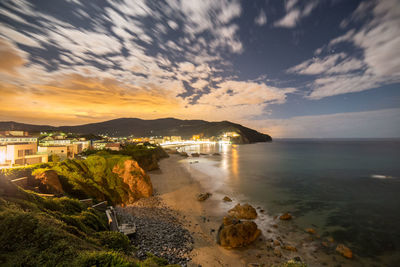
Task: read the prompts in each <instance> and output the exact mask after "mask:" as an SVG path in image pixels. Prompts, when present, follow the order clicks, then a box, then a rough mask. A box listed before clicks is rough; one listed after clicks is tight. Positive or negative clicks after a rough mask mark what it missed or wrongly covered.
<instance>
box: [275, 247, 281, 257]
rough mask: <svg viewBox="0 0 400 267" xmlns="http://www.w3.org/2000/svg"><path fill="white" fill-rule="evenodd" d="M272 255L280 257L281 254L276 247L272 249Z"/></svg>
mask: <svg viewBox="0 0 400 267" xmlns="http://www.w3.org/2000/svg"><path fill="white" fill-rule="evenodd" d="M274 254H275V256H278V257H282V252H281V250H280V249H279V248H278V247H276V248H275V249H274Z"/></svg>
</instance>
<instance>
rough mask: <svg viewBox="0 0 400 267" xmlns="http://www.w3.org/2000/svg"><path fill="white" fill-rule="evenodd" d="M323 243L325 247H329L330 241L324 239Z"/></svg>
mask: <svg viewBox="0 0 400 267" xmlns="http://www.w3.org/2000/svg"><path fill="white" fill-rule="evenodd" d="M321 245H322V246H323V247H326V248H327V247H329V244H328V242H325V241H323V242H321Z"/></svg>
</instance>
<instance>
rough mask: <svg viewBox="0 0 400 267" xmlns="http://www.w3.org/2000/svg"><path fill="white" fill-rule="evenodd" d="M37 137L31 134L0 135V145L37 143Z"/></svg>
mask: <svg viewBox="0 0 400 267" xmlns="http://www.w3.org/2000/svg"><path fill="white" fill-rule="evenodd" d="M37 140H38V139H37V137H32V136H11V135H7V136H0V145H7V144H18V143H19V144H22V143H35V144H37Z"/></svg>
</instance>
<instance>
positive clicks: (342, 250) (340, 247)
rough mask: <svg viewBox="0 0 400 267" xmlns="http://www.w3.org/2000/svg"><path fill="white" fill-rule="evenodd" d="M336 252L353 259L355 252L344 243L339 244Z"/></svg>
mask: <svg viewBox="0 0 400 267" xmlns="http://www.w3.org/2000/svg"><path fill="white" fill-rule="evenodd" d="M336 252H338V253H339V254H341V255H342V256H343V257H345V258H348V259H352V258H353V252H352V251H351V250H350V249H349V248H348V247H346V246H345V245H343V244H339V245H337V247H336Z"/></svg>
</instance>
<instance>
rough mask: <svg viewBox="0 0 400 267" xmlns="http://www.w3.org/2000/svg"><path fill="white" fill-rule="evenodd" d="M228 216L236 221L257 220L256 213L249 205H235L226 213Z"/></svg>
mask: <svg viewBox="0 0 400 267" xmlns="http://www.w3.org/2000/svg"><path fill="white" fill-rule="evenodd" d="M228 213H229V215H231V216H233V217H236V218H238V219H246V220H253V219H255V218H257V211H256V209H255V208H253V207H252V206H251V205H249V204H244V205H240V204H237V205H236V206H235V207H234V208H232V209H230V210H229V211H228Z"/></svg>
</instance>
